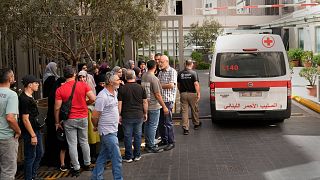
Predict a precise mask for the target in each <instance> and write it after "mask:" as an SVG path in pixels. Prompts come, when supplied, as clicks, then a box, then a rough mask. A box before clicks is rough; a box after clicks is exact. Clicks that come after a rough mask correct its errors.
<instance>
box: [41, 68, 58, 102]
mask: <svg viewBox="0 0 320 180" xmlns="http://www.w3.org/2000/svg"><path fill="white" fill-rule="evenodd" d="M57 68H58V67H57V63H55V62H50V63H49V64H48V65H47V66H46V69H45V71H44V75H43V97H44V98H46V97H48V96H49V93H50V91H51V89H52V88H53V85H54V83H55V82H56V80H57V79H58V78H59V75H58V73H57Z"/></svg>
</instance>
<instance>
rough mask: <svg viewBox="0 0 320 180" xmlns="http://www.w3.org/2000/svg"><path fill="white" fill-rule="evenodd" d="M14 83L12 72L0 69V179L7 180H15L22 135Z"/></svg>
mask: <svg viewBox="0 0 320 180" xmlns="http://www.w3.org/2000/svg"><path fill="white" fill-rule="evenodd" d="M13 83H14V74H13V72H12V70H10V69H0V179H6V180H14V179H15V174H16V171H17V155H18V146H19V143H18V139H19V136H20V135H21V130H20V128H19V125H18V122H17V115H18V114H19V107H18V95H17V93H15V92H14V91H12V90H10V85H11V84H13Z"/></svg>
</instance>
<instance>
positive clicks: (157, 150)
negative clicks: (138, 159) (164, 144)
mask: <svg viewBox="0 0 320 180" xmlns="http://www.w3.org/2000/svg"><path fill="white" fill-rule="evenodd" d="M145 151H146V152H147V153H160V152H163V148H158V147H153V148H148V147H145Z"/></svg>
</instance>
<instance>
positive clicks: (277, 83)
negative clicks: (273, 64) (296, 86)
mask: <svg viewBox="0 0 320 180" xmlns="http://www.w3.org/2000/svg"><path fill="white" fill-rule="evenodd" d="M288 82H290V81H244V82H230V81H229V82H215V83H214V85H215V88H262V87H287V85H288Z"/></svg>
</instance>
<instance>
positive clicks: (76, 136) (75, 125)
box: [63, 118, 91, 170]
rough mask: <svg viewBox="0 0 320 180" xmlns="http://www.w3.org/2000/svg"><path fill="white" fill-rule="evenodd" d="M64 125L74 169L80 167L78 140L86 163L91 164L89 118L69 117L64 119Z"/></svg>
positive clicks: (86, 164)
mask: <svg viewBox="0 0 320 180" xmlns="http://www.w3.org/2000/svg"><path fill="white" fill-rule="evenodd" d="M63 127H64V130H65V133H66V138H67V142H68V147H69V155H70V159H71V163H72V165H73V168H74V170H79V169H80V163H79V160H78V149H77V146H78V141H79V144H80V147H81V150H82V156H83V161H84V165H85V166H88V165H90V164H91V159H90V147H89V143H88V119H87V118H79V119H68V120H66V121H63Z"/></svg>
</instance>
